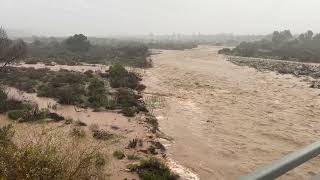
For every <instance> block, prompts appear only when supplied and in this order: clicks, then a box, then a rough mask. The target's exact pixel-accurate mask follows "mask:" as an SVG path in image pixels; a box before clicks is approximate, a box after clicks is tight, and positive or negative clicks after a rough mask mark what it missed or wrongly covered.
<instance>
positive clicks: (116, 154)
mask: <svg viewBox="0 0 320 180" xmlns="http://www.w3.org/2000/svg"><path fill="white" fill-rule="evenodd" d="M113 157H115V158H117V159H123V158H125V157H126V156H125V155H124V153H123V152H122V151H120V150H116V151H114V152H113Z"/></svg>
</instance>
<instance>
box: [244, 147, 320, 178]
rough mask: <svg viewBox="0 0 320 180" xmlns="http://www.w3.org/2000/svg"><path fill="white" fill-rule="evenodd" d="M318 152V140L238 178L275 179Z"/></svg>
mask: <svg viewBox="0 0 320 180" xmlns="http://www.w3.org/2000/svg"><path fill="white" fill-rule="evenodd" d="M319 154H320V141H319V142H315V143H313V144H311V145H309V146H307V147H305V148H303V149H301V150H299V151H296V152H293V153H291V154H289V155H287V156H285V157H284V158H282V159H280V160H277V161H275V162H273V163H272V164H270V165H268V166H265V167H262V168H260V169H257V170H256V171H254V172H253V173H250V174H248V175H246V176H243V177H240V178H239V180H272V179H276V178H278V177H280V176H282V175H284V174H285V173H287V172H288V171H290V170H292V169H294V168H296V167H298V166H299V165H301V164H303V163H305V162H306V161H309V160H310V159H312V158H314V157H316V156H318V155H319Z"/></svg>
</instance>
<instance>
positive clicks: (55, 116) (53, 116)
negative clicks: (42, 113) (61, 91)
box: [48, 113, 64, 121]
mask: <svg viewBox="0 0 320 180" xmlns="http://www.w3.org/2000/svg"><path fill="white" fill-rule="evenodd" d="M48 118H50V119H53V120H54V121H62V120H64V117H63V116H61V115H59V114H57V113H48Z"/></svg>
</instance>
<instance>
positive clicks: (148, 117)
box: [146, 113, 159, 133]
mask: <svg viewBox="0 0 320 180" xmlns="http://www.w3.org/2000/svg"><path fill="white" fill-rule="evenodd" d="M146 121H147V123H148V124H150V125H151V131H152V132H153V133H155V132H156V131H157V130H159V123H158V120H157V118H156V117H155V116H154V115H152V114H150V113H147V114H146Z"/></svg>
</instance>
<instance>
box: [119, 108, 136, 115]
mask: <svg viewBox="0 0 320 180" xmlns="http://www.w3.org/2000/svg"><path fill="white" fill-rule="evenodd" d="M136 112H137V108H136V107H134V106H133V107H123V109H122V113H123V115H125V116H127V117H133V116H134V115H135V114H136Z"/></svg>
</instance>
